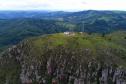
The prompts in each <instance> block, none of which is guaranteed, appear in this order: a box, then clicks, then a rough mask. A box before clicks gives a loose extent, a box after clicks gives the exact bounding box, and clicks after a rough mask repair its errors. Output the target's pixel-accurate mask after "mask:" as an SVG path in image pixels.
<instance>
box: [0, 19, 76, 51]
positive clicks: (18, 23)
mask: <svg viewBox="0 0 126 84" xmlns="http://www.w3.org/2000/svg"><path fill="white" fill-rule="evenodd" d="M70 28H74V25H73V24H70V23H67V22H63V21H54V20H42V19H1V20H0V49H1V48H3V47H6V46H10V45H13V44H17V43H18V42H19V41H21V40H23V39H26V38H29V37H33V36H39V35H44V34H51V33H58V32H64V31H68V30H69V29H70Z"/></svg>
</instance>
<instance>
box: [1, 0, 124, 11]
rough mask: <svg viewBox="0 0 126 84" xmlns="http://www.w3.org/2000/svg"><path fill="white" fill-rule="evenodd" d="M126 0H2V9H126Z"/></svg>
mask: <svg viewBox="0 0 126 84" xmlns="http://www.w3.org/2000/svg"><path fill="white" fill-rule="evenodd" d="M125 4H126V0H0V9H1V10H34V9H38V10H67V11H77V10H89V9H94V10H126V5H125Z"/></svg>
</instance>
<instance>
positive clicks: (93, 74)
mask: <svg viewBox="0 0 126 84" xmlns="http://www.w3.org/2000/svg"><path fill="white" fill-rule="evenodd" d="M27 47H28V45H26V44H21V45H17V46H14V47H13V48H10V49H9V50H8V51H7V52H6V53H5V54H3V57H1V58H0V65H1V66H2V65H7V64H8V63H9V62H8V61H9V60H11V59H14V60H12V61H15V62H14V63H15V64H14V65H16V64H19V65H20V70H19V71H20V73H19V77H18V78H19V80H20V83H21V84H126V70H125V69H123V68H121V67H118V66H115V65H116V64H115V65H114V64H112V62H111V63H109V62H106V61H98V60H97V59H96V58H93V56H92V54H90V53H91V52H92V51H90V50H88V49H75V50H74V49H73V50H70V49H67V48H64V47H57V48H54V49H46V50H45V52H44V53H43V54H42V55H41V58H39V57H37V56H32V55H31V54H30V53H28V52H26V50H27V51H29V52H30V48H27ZM106 56H107V55H106ZM5 57H6V58H8V59H9V60H7V59H6V60H5V59H4V58H5ZM110 61H111V60H110ZM10 81H11V79H7V78H6V83H5V84H11V83H10Z"/></svg>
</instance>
